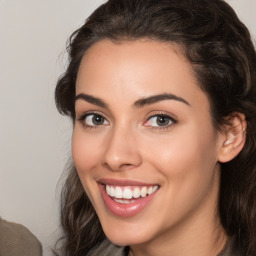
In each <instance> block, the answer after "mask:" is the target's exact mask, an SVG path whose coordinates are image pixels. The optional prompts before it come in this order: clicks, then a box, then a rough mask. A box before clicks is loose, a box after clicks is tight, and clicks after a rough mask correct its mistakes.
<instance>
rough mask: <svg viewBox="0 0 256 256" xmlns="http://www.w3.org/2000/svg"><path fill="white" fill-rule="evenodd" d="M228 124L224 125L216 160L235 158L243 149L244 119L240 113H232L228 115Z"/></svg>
mask: <svg viewBox="0 0 256 256" xmlns="http://www.w3.org/2000/svg"><path fill="white" fill-rule="evenodd" d="M228 122H229V124H228V125H225V127H224V129H223V130H224V136H223V137H222V138H223V140H222V142H221V146H220V150H219V155H218V161H219V162H221V163H225V162H228V161H231V160H232V159H233V158H235V157H236V156H237V155H238V154H239V153H240V151H241V150H242V149H243V147H244V144H245V140H246V126H247V123H246V120H245V115H244V114H242V113H233V114H232V115H230V116H229V117H228Z"/></svg>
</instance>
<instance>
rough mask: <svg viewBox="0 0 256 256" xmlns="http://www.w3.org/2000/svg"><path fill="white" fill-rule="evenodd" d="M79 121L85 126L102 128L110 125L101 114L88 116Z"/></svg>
mask: <svg viewBox="0 0 256 256" xmlns="http://www.w3.org/2000/svg"><path fill="white" fill-rule="evenodd" d="M79 121H80V122H82V124H83V125H84V126H89V127H93V126H101V125H108V124H109V122H108V121H107V120H106V119H105V118H104V117H103V116H101V115H99V114H86V115H84V116H82V117H81V118H79Z"/></svg>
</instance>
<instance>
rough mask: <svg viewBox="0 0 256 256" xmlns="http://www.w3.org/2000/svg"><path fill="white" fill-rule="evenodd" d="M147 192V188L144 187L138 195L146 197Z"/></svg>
mask: <svg viewBox="0 0 256 256" xmlns="http://www.w3.org/2000/svg"><path fill="white" fill-rule="evenodd" d="M147 192H148V190H147V188H146V187H143V188H142V190H141V191H140V195H141V196H142V197H146V195H147Z"/></svg>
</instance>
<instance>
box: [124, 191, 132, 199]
mask: <svg viewBox="0 0 256 256" xmlns="http://www.w3.org/2000/svg"><path fill="white" fill-rule="evenodd" d="M123 198H125V199H131V198H132V191H131V190H130V189H129V188H125V189H124V191H123Z"/></svg>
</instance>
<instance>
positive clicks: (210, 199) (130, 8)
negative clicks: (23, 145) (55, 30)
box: [56, 0, 256, 256]
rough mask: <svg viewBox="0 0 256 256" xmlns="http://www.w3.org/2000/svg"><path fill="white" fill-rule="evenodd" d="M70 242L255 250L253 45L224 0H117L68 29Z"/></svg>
mask: <svg viewBox="0 0 256 256" xmlns="http://www.w3.org/2000/svg"><path fill="white" fill-rule="evenodd" d="M69 57H70V61H69V65H68V68H67V71H66V73H65V74H64V75H63V76H62V77H61V78H60V79H59V81H58V84H57V87H56V103H57V107H58V109H59V111H60V112H61V113H62V114H65V115H68V116H70V117H71V118H72V120H73V125H74V130H73V137H72V155H73V162H74V167H71V168H70V170H69V174H68V177H67V180H66V184H65V187H64V189H63V197H62V207H61V221H62V227H63V230H64V239H65V240H64V241H65V242H64V247H63V248H64V251H63V254H64V255H134V256H141V255H154V256H157V255H175V256H181V255H189V256H193V255H196V256H201V255H202V256H205V255H207V256H211V255H214V256H216V255H222V256H223V255H225V256H227V255H232V256H234V255H239V256H241V255H242V256H249V255H251V256H252V255H256V241H255V239H256V236H255V230H256V225H255V224H256V202H255V196H256V195H255V193H256V151H255V149H256V145H255V142H256V133H255V131H256V54H255V50H254V47H253V44H252V42H251V40H250V35H249V32H248V30H247V28H246V27H245V26H244V25H243V24H242V23H241V22H240V21H239V19H238V18H237V16H236V14H235V13H234V11H233V10H232V9H231V7H230V6H228V4H226V3H225V2H224V1H221V0H211V1H209V0H158V1H156V0H109V1H108V2H107V3H105V4H103V5H102V6H100V7H99V8H98V9H97V10H96V11H95V12H94V13H93V14H92V15H91V16H90V17H89V18H88V19H87V21H86V22H85V24H84V25H83V26H82V27H81V28H80V29H78V30H77V31H76V32H75V33H74V34H73V35H72V37H71V41H70V46H69Z"/></svg>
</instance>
